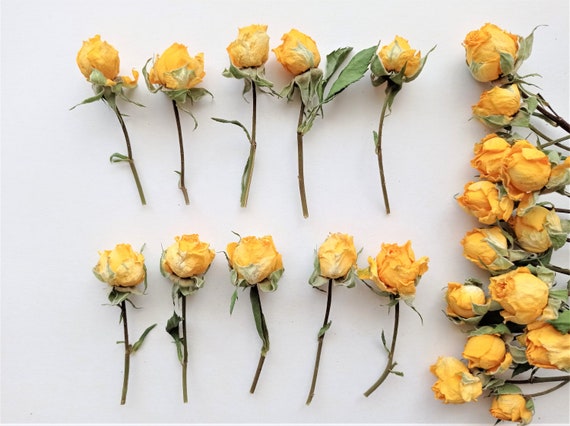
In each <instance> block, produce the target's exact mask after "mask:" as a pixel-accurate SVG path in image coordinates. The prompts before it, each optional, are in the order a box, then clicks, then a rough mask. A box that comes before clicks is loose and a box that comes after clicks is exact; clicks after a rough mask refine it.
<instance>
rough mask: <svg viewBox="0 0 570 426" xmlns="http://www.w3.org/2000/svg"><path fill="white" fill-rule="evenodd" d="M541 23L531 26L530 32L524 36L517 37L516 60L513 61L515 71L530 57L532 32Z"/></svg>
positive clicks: (532, 40) (532, 41)
mask: <svg viewBox="0 0 570 426" xmlns="http://www.w3.org/2000/svg"><path fill="white" fill-rule="evenodd" d="M542 26H543V25H538V26H536V27H534V28H533V30H532V31H531V33H530V34H529V35H528V36H526V37H520V36H519V37H518V42H519V48H518V51H517V60H516V62H515V66H514V70H515V71H516V70H517V69H518V68H519V67H520V66H521V65H522V63H523V62H524V61H525V60H526V59H528V58H529V57H530V54H531V53H532V44H533V43H534V32H535V31H536V30H537V29H538V28H539V27H542Z"/></svg>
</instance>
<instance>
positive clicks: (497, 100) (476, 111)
mask: <svg viewBox="0 0 570 426" xmlns="http://www.w3.org/2000/svg"><path fill="white" fill-rule="evenodd" d="M520 107H521V94H520V92H519V89H518V87H517V86H516V84H511V85H509V86H505V87H499V86H495V87H493V88H492V89H491V90H487V91H485V92H483V93H482V94H481V97H480V98H479V102H477V103H476V104H475V105H473V106H472V107H471V109H472V111H473V116H474V117H475V118H477V119H478V120H480V121H481V122H482V123H483V124H488V123H489V121H496V117H499V118H500V119H501V124H503V125H504V124H508V123H509V122H510V120H511V119H512V117H513V116H514V115H515V114H516V113H517V112H518V111H519V109H520Z"/></svg>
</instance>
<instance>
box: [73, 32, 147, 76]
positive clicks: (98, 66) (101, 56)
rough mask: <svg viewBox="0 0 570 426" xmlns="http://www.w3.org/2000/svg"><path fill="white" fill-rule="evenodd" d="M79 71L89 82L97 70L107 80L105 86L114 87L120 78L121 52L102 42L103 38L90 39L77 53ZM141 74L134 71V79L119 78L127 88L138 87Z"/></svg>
mask: <svg viewBox="0 0 570 426" xmlns="http://www.w3.org/2000/svg"><path fill="white" fill-rule="evenodd" d="M76 62H77V65H78V66H79V70H80V71H81V73H82V74H83V75H84V76H85V78H86V79H87V80H89V79H90V77H91V73H92V72H93V70H97V71H99V72H101V74H103V76H104V77H105V78H106V79H107V81H106V82H105V86H114V85H116V84H117V81H116V79H117V77H118V76H119V67H120V60H119V52H118V51H117V49H115V48H114V47H113V46H111V45H110V44H109V43H107V42H106V41H102V40H101V36H100V35H99V34H97V35H96V36H94V37H92V38H90V39H89V40H87V41H84V42H83V45H82V46H81V49H79V52H77V58H76ZM138 77H139V73H138V72H137V71H135V70H133V78H130V77H127V76H121V77H119V79H120V81H121V82H122V83H123V84H124V85H125V86H127V87H134V86H136V85H137V80H138Z"/></svg>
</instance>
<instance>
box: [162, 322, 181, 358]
mask: <svg viewBox="0 0 570 426" xmlns="http://www.w3.org/2000/svg"><path fill="white" fill-rule="evenodd" d="M181 322H182V317H180V316H179V315H178V314H177V313H176V312H174V313H173V314H172V316H171V317H170V318H169V319H168V321H167V322H166V327H165V330H166V332H167V333H168V334H170V336H171V337H172V338H173V339H174V343H175V344H176V353H177V354H178V361H180V362H181V363H182V361H183V359H182V358H183V355H182V338H181V337H180V323H181Z"/></svg>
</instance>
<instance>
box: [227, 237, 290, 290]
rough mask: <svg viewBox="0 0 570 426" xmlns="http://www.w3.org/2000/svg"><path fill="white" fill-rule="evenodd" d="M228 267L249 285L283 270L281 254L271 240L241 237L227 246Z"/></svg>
mask: <svg viewBox="0 0 570 426" xmlns="http://www.w3.org/2000/svg"><path fill="white" fill-rule="evenodd" d="M226 251H227V255H228V259H229V262H230V266H231V267H232V268H233V269H234V270H235V271H236V272H237V274H238V277H240V278H243V279H244V280H245V281H247V283H248V284H250V285H255V284H258V283H260V282H261V281H263V280H265V279H266V278H267V277H269V275H270V274H271V273H273V272H275V271H278V270H280V269H283V261H282V259H281V254H279V253H278V252H277V250H276V249H275V244H274V243H273V238H272V237H271V236H270V235H267V236H265V237H261V238H257V237H243V238H241V239H240V240H239V242H237V243H236V242H233V243H230V244H228V246H227V249H226Z"/></svg>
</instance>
